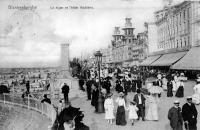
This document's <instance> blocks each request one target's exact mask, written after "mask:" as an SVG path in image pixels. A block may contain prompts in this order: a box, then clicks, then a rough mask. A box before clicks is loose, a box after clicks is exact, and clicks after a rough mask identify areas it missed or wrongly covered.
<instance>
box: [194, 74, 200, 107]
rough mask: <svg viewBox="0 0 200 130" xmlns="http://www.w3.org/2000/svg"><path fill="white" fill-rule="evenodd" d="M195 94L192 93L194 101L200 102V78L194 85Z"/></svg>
mask: <svg viewBox="0 0 200 130" xmlns="http://www.w3.org/2000/svg"><path fill="white" fill-rule="evenodd" d="M193 89H194V94H193V95H192V101H193V102H194V103H195V104H200V79H199V78H198V79H197V84H196V85H195V86H194V88H193Z"/></svg>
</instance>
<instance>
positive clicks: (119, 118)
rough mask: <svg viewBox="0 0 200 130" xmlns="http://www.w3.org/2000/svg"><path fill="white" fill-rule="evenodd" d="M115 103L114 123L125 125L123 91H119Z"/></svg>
mask: <svg viewBox="0 0 200 130" xmlns="http://www.w3.org/2000/svg"><path fill="white" fill-rule="evenodd" d="M116 103H117V106H118V107H117V115H116V125H123V126H124V125H126V119H125V108H126V105H125V99H124V93H123V92H120V93H119V97H118V98H117V99H116Z"/></svg>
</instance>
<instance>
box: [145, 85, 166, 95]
mask: <svg viewBox="0 0 200 130" xmlns="http://www.w3.org/2000/svg"><path fill="white" fill-rule="evenodd" d="M148 91H149V93H152V94H159V93H162V92H163V89H162V88H161V87H159V86H152V87H150V88H149V89H148Z"/></svg>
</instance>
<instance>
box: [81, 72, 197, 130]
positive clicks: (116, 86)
mask: <svg viewBox="0 0 200 130" xmlns="http://www.w3.org/2000/svg"><path fill="white" fill-rule="evenodd" d="M97 74H98V72H96V71H94V70H92V71H91V72H90V74H88V77H87V80H83V79H80V81H79V84H80V89H81V90H83V91H86V93H87V100H91V105H92V106H94V108H95V112H97V111H98V97H99V94H102V95H103V102H104V110H105V119H106V120H107V122H108V123H109V124H113V123H114V119H115V120H116V125H123V126H124V125H126V124H127V121H126V117H125V116H126V114H125V113H126V112H128V119H129V120H130V123H131V125H134V123H135V121H136V120H140V118H142V121H145V120H150V121H158V120H159V118H158V117H159V116H158V103H159V98H161V97H162V96H163V95H162V93H163V92H164V91H166V95H167V97H169V98H170V97H173V96H175V97H176V98H183V97H184V86H185V81H186V80H187V77H186V76H185V75H184V73H183V72H177V71H175V72H161V71H155V70H148V71H146V72H145V71H143V72H140V73H136V74H133V73H131V72H130V71H128V70H127V71H124V72H123V71H121V72H120V73H119V72H118V71H113V72H111V74H110V73H107V74H102V72H101V76H100V79H99V77H98V75H97ZM102 75H104V76H102ZM105 75H106V77H105ZM99 82H100V84H101V87H99ZM99 88H101V89H99ZM99 91H100V92H99ZM129 93H130V94H133V99H132V100H131V101H128V100H127V98H126V97H127V95H128V94H129ZM113 95H115V96H113ZM116 95H118V96H117V98H116ZM190 100H191V101H193V102H189V101H190ZM187 101H188V102H187V104H192V107H193V108H192V109H194V110H196V108H195V105H194V104H199V103H200V78H199V79H197V85H196V86H195V87H194V95H191V97H190V98H187ZM145 102H148V107H147V105H146V103H145ZM178 103H179V101H175V102H174V107H175V108H177V107H176V106H177V104H178ZM193 103H194V104H193ZM114 104H117V107H116V105H114ZM174 107H173V108H172V110H171V109H170V110H169V114H168V115H169V116H168V119H169V120H170V125H171V127H172V128H173V130H179V128H178V125H180V124H179V123H180V122H179V120H180V119H179V118H181V121H183V122H184V124H185V127H187V128H189V130H196V129H195V128H196V127H194V126H193V125H195V126H196V124H192V125H191V122H190V121H191V120H192V119H186V118H187V117H184V115H183V114H184V112H185V111H187V110H185V107H184V106H183V108H182V112H181V111H180V113H179V114H177V116H178V118H177V119H178V124H176V125H177V126H176V127H175V126H174V124H173V123H175V122H174V121H172V120H175V119H174V117H170V113H171V111H173V109H174ZM178 109H181V108H180V107H178ZM187 109H190V108H187ZM115 110H116V112H115ZM172 113H173V112H172ZM196 114H197V111H196ZM171 115H173V114H171ZM193 118H195V119H196V115H194V116H193ZM195 119H194V120H195ZM188 120H190V121H188ZM182 124H183V123H182ZM181 127H182V126H181ZM180 130H181V128H180Z"/></svg>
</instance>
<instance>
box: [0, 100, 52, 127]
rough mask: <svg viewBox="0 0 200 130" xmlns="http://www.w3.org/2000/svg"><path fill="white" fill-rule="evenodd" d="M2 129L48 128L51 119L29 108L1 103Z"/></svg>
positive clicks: (0, 120)
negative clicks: (2, 112) (2, 113)
mask: <svg viewBox="0 0 200 130" xmlns="http://www.w3.org/2000/svg"><path fill="white" fill-rule="evenodd" d="M0 107H1V111H4V115H2V116H0V117H1V118H0V122H1V125H0V129H1V130H47V129H48V126H49V125H51V121H50V120H48V119H47V118H46V117H45V116H44V115H41V114H40V113H38V112H35V111H32V110H28V109H25V108H22V107H18V106H12V105H7V104H6V105H5V104H3V103H0Z"/></svg>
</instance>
